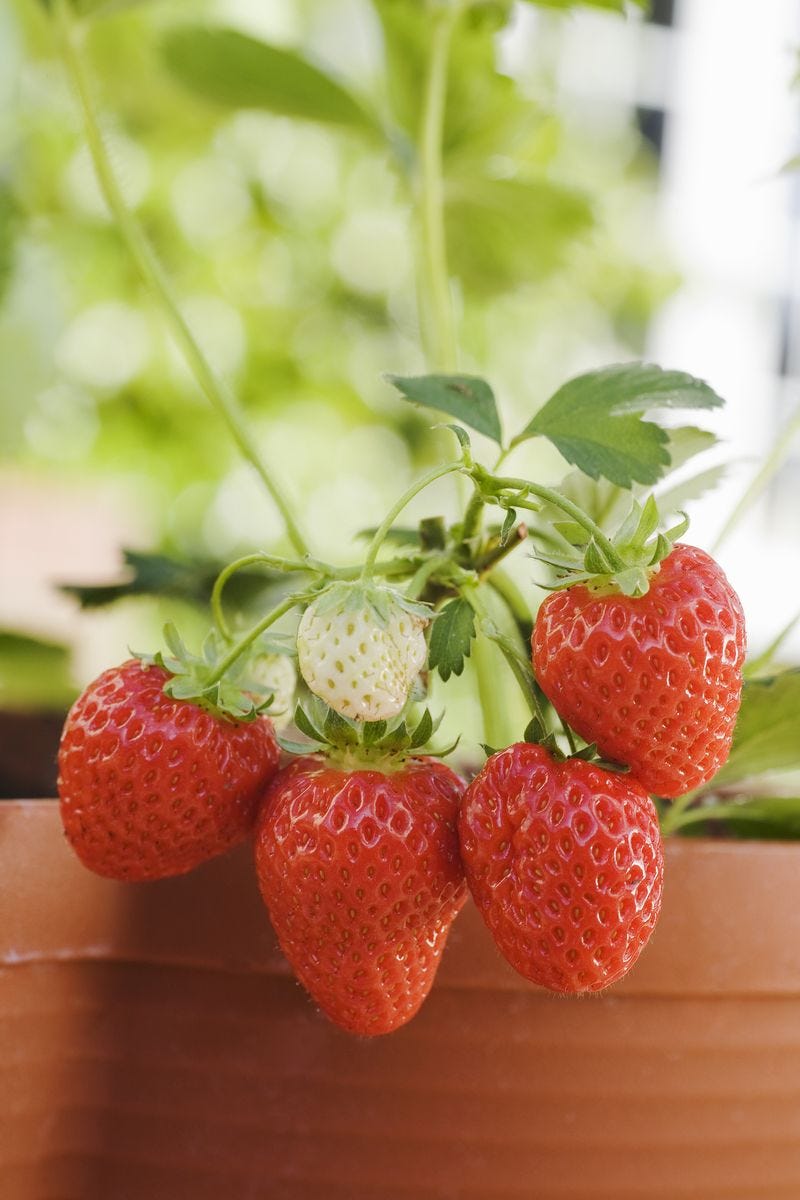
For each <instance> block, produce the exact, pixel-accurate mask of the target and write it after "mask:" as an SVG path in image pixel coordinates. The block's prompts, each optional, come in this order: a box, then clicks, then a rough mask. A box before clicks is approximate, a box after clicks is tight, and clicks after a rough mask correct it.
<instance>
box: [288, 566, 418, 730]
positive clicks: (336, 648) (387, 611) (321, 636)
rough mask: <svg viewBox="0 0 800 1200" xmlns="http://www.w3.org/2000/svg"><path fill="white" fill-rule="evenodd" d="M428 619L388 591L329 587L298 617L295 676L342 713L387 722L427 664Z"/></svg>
mask: <svg viewBox="0 0 800 1200" xmlns="http://www.w3.org/2000/svg"><path fill="white" fill-rule="evenodd" d="M429 618H430V612H429V610H428V609H426V608H424V607H423V606H422V605H420V604H414V603H413V602H412V601H409V600H406V599H405V597H404V596H402V595H401V594H400V593H399V592H395V591H392V590H391V589H390V588H386V587H374V586H364V585H362V584H350V583H335V584H332V585H331V587H329V588H327V589H326V590H325V591H324V592H322V593H321V595H320V596H318V597H317V599H316V600H314V601H313V603H312V604H310V605H309V607H308V608H307V609H306V611H305V612H304V613H303V617H302V620H301V621H300V626H299V628H298V630H297V659H298V663H299V666H300V674H301V675H302V676H303V679H305V681H306V683H307V684H308V686H309V688H310V690H311V691H312V692H314V694H315V695H317V696H319V697H320V698H321V699H322V700H324V701H325V703H326V704H328V705H330V707H331V708H332V709H334V710H335V711H336V712H338V713H340V714H341V715H342V716H343V717H350V718H351V719H353V720H356V721H388V720H390V719H391V718H392V717H396V716H397V715H398V713H400V712H402V710H403V708H404V706H405V703H406V701H407V700H408V697H409V693H410V692H411V688H412V687H413V685H414V681H415V680H416V678H417V676H418V675H419V672H420V671H421V669H422V667H423V666H424V664H425V657H426V654H427V647H426V645H425V632H424V631H425V626H426V625H427V624H428V620H429Z"/></svg>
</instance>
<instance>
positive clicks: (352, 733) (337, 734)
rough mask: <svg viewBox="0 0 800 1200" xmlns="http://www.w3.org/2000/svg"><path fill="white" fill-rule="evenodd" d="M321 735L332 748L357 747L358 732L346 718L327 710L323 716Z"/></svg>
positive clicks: (332, 710)
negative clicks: (323, 722)
mask: <svg viewBox="0 0 800 1200" xmlns="http://www.w3.org/2000/svg"><path fill="white" fill-rule="evenodd" d="M323 733H324V734H325V737H326V739H327V740H328V741H329V742H330V744H331V745H332V746H357V745H358V732H357V730H356V728H355V726H354V725H353V724H352V723H351V722H350V721H348V719H347V717H343V716H341V714H340V713H338V712H336V711H335V710H334V709H332V708H329V709H328V712H327V714H326V716H325V724H324V726H323Z"/></svg>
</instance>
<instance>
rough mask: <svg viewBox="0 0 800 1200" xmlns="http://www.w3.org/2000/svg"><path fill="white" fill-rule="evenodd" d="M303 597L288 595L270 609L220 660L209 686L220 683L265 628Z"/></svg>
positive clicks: (210, 678)
mask: <svg viewBox="0 0 800 1200" xmlns="http://www.w3.org/2000/svg"><path fill="white" fill-rule="evenodd" d="M303 599H304V597H303V596H302V595H293V596H287V597H286V598H285V599H284V600H281V602H280V604H276V605H275V607H274V608H272V609H270V611H269V612H268V613H267V614H266V616H264V617H262V618H261V620H260V621H259V622H258V624H257V625H254V626H253V628H252V629H251V630H250V631H249V632H248V633H246V634H245V635H244V636H243V637H242V638H240V639H239V641H238V642H236V644H235V645H234V646H232V647H231V649H230V650H229V652H228V653H227V654H226V655H225V657H224V658H223V659H221V660H220V662H219V663H218V664H217V667H216V670H215V671H214V672H213V674H212V675H210V676H209V678H208V681H207V682H208V686H209V687H210V686H211V684H214V683H218V682H219V680H220V679H222V677H223V675H224V674H225V672H226V671H228V670H229V669H230V668H231V667H232V666H233V664H234V663H235V662H236V660H237V659H238V658H240V657H241V656H242V655H243V654H244V652H245V651H246V650H249V649H250V647H251V646H252V644H253V642H255V641H256V640H257V639H258V638H260V637H261V634H262V633H264V632H265V630H267V629H269V627H270V625H273V624H274V623H275V622H276V621H277V620H278V618H279V617H282V616H283V615H284V613H287V612H289V611H290V610H291V609H293V608H294V607H295V606H296V605H298V604H301V603H302V601H303Z"/></svg>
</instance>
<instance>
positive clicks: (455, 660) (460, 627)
mask: <svg viewBox="0 0 800 1200" xmlns="http://www.w3.org/2000/svg"><path fill="white" fill-rule="evenodd" d="M474 637H475V614H474V613H473V611H472V608H471V607H470V605H469V604H468V603H467V601H466V600H464V599H462V598H461V597H460V596H459V597H457V598H456V599H455V600H449V601H448V602H447V604H445V606H444V608H443V609H442V610H441V611H440V613H439V616H438V617H437V619H436V620H435V621H434V623H433V626H432V627H431V637H430V645H429V648H428V662H429V664H430V667H431V670H434V671H438V672H439V674H440V675H441V677H442V679H443V680H444V681H445V682H447V680H448V679H449V678H450V676H451V675H460V674H461V672H462V671H463V670H464V660H465V659H467V658H469V654H470V650H471V643H472V639H473V638H474Z"/></svg>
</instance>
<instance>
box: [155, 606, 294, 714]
mask: <svg viewBox="0 0 800 1200" xmlns="http://www.w3.org/2000/svg"><path fill="white" fill-rule="evenodd" d="M164 641H165V642H166V644H167V648H168V651H169V652H168V653H165V652H164V651H161V650H158V651H156V653H155V654H142V653H137V652H136V651H132V654H133V657H134V658H137V659H138V660H139V661H140V662H141V663H142V664H143V665H144V666H157V667H161V668H162V669H163V670H165V671H167V672H168V674H169V679H167V681H166V682H165V684H164V692H165V694H166V695H167V696H171V697H172V699H173V700H186V701H190V702H191V703H192V704H195V705H197V706H198V707H199V708H203V709H205V710H206V711H207V712H210V713H211V714H212V715H213V716H216V717H222V718H223V719H225V720H229V721H242V722H249V721H255V720H256V719H257V718H258V717H261V716H263V715H265V714H267V713H268V712H269V711H270V708H271V706H272V704H273V701H274V699H275V696H274V692H273V691H270V690H267V689H266V688H265V687H264V686H263V684H261V683H260V682H259V680H258V677H257V675H258V672H257V670H256V668H257V665H258V664H259V662H260V661H261V660H262V659H263V657H264V655H266V654H286V653H289V652H290V651H289V649H288V647H287V646H286V645H285V644H284V643H283V642H282V641H281V640H279V639H278V638H276V637H271V638H269V639H266V638H264V637H262V638H261V639H259V640H258V641H257V642H256V643H254V645H253V648H252V651H251V653H249V654H243V655H241V657H240V658H238V659H237V660H236V662H235V663H233V664H232V665H231V666H229V667H228V668H227V669H226V671H225V673H224V674H223V675H222V677H221V678H216V675H217V674H218V672H219V666H220V663H221V662H222V661H223V659H224V658H225V656H226V654H227V652H228V650H229V646H228V644H227V643H226V642H225V640H224V639H222V638H221V637H220V636H219V635H218V634H217V633H215V632H214V631H213V630H212V631H211V632H210V633H209V634H208V636H207V637H206V639H205V641H204V642H203V646H202V650H201V653H200V654H199V655H197V654H193V653H192V652H191V650H189V649H188V647H187V646H186V644H185V643H184V641H183V639H182V638H181V636H180V634H179V633H178V630H177V629H176V627H175V626H174V625H173V624H172V622H169V623H168V624H167V625H165V626H164Z"/></svg>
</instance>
